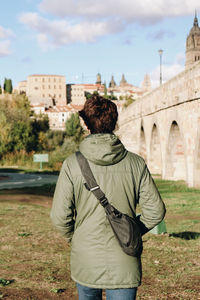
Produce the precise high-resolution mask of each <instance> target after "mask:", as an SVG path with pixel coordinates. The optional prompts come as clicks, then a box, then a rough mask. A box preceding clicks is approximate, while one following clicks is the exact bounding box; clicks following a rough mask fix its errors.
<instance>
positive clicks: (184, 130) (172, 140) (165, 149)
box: [117, 62, 200, 187]
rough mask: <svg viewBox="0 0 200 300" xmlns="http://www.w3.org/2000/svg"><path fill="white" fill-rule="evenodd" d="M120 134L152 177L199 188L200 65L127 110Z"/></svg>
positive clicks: (142, 98)
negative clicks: (180, 181)
mask: <svg viewBox="0 0 200 300" xmlns="http://www.w3.org/2000/svg"><path fill="white" fill-rule="evenodd" d="M117 134H118V135H119V136H120V138H121V140H122V142H123V143H124V144H125V146H126V147H127V149H129V150H130V151H132V152H135V153H138V154H139V155H141V156H143V157H144V159H145V160H146V162H147V165H148V167H149V169H150V171H151V172H152V173H154V174H161V175H162V178H163V179H172V180H185V181H186V182H187V183H188V185H189V186H195V187H199V186H200V62H195V63H194V64H193V65H192V66H190V67H187V69H186V70H185V71H183V72H181V73H180V74H178V75H177V76H175V77H174V78H172V79H171V80H169V81H168V82H166V83H165V84H163V85H161V86H160V87H159V88H157V89H154V90H153V91H152V92H150V93H148V94H146V95H145V96H143V97H141V98H140V99H138V100H137V101H135V102H134V103H133V104H131V105H130V106H129V107H128V108H127V109H126V110H124V111H123V112H122V113H121V115H120V118H119V130H118V132H117Z"/></svg>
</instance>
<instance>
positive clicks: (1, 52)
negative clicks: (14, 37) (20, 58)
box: [0, 40, 11, 57]
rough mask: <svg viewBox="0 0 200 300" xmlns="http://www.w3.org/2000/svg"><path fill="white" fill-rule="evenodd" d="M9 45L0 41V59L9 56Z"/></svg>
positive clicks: (8, 42)
mask: <svg viewBox="0 0 200 300" xmlns="http://www.w3.org/2000/svg"><path fill="white" fill-rule="evenodd" d="M10 43H11V42H10V41H9V40H5V41H0V57H1V56H7V55H10V54H11V50H10Z"/></svg>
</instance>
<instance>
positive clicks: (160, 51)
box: [158, 49, 163, 85]
mask: <svg viewBox="0 0 200 300" xmlns="http://www.w3.org/2000/svg"><path fill="white" fill-rule="evenodd" d="M158 53H159V55H160V85H161V84H162V55H163V50H162V49H160V50H158Z"/></svg>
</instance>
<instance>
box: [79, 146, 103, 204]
mask: <svg viewBox="0 0 200 300" xmlns="http://www.w3.org/2000/svg"><path fill="white" fill-rule="evenodd" d="M76 158H77V161H78V164H79V166H80V169H81V173H82V175H83V177H84V179H85V181H86V183H85V187H86V188H87V189H88V190H89V191H90V192H92V193H93V194H94V195H95V197H96V198H97V199H98V200H99V201H100V203H101V205H102V206H103V207H105V206H106V205H107V204H108V200H107V198H106V196H105V194H104V193H103V192H102V190H101V189H100V186H99V185H98V184H97V182H96V179H95V178H94V175H93V173H92V170H91V168H90V165H89V163H88V161H87V159H86V158H85V156H84V155H83V154H82V153H81V152H80V151H78V152H76Z"/></svg>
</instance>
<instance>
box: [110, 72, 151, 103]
mask: <svg viewBox="0 0 200 300" xmlns="http://www.w3.org/2000/svg"><path fill="white" fill-rule="evenodd" d="M150 90H151V81H150V78H149V76H148V75H145V78H144V82H143V85H142V87H141V88H140V87H136V86H134V85H132V84H130V83H128V82H127V80H126V79H125V75H124V74H122V78H121V80H120V83H119V85H117V84H116V82H115V80H114V76H113V75H112V78H111V81H110V83H109V88H108V95H113V96H115V97H117V99H123V98H126V97H127V96H128V97H129V96H132V97H133V98H134V99H137V98H138V97H140V96H142V95H143V94H144V93H146V92H148V91H150Z"/></svg>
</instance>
